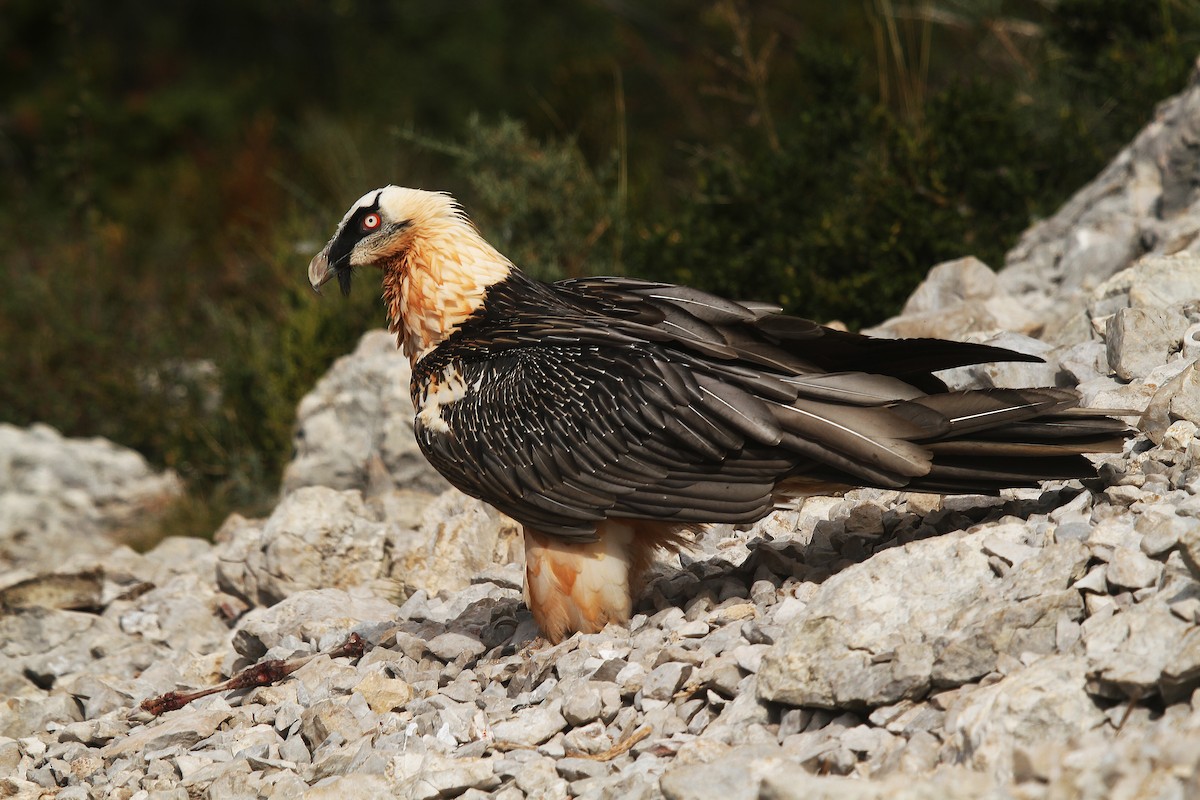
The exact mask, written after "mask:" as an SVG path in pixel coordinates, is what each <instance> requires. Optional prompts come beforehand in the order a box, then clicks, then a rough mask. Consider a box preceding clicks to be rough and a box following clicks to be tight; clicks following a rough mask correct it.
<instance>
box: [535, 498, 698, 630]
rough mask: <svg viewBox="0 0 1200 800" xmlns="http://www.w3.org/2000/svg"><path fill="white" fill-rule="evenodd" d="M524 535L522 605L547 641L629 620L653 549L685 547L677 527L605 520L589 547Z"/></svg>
mask: <svg viewBox="0 0 1200 800" xmlns="http://www.w3.org/2000/svg"><path fill="white" fill-rule="evenodd" d="M524 531H525V603H526V604H527V605H528V606H529V610H530V611H531V612H532V613H533V618H534V620H535V621H536V622H537V624H538V627H539V628H541V630H542V634H543V635H545V637H546V638H547V639H549V640H550V641H551V642H560V641H562V640H563V639H565V638H566V637H568V636H570V635H571V634H572V633H575V632H576V631H582V632H583V633H596V632H597V631H599V630H601V629H602V628H604V626H605V625H607V624H608V623H609V622H616V623H624V622H627V621H629V617H630V616H631V614H632V613H633V596H634V593H635V592H636V591H637V590H638V588H639V587H638V580H639V578H640V577H641V574H642V572H643V571H644V570H645V569H646V567H647V566H649V564H650V562H651V561H652V560H653V558H654V550H655V549H657V548H666V549H677V548H679V547H680V546H681V545H682V544H684V543H685V542H686V538H685V537H684V535H683V533H682V532H681V531H680V530H679V529H678V526H675V527H668V526H664V525H661V524H654V523H644V522H641V521H633V520H605V521H604V522H602V523H600V525H598V526H597V529H596V535H597V537H598V538H597V540H596V541H594V542H582V543H577V542H571V541H569V540H566V539H560V538H558V537H554V536H547V535H546V534H543V533H541V532H539V531H536V530H534V529H532V528H529V527H526V528H525V529H524Z"/></svg>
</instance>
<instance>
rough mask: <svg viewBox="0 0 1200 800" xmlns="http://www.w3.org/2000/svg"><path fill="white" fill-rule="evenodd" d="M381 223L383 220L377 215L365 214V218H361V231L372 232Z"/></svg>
mask: <svg viewBox="0 0 1200 800" xmlns="http://www.w3.org/2000/svg"><path fill="white" fill-rule="evenodd" d="M382 222H383V220H382V219H380V217H379V215H378V214H367V215H366V216H365V217H363V221H362V229H363V230H364V231H373V230H375V229H376V228H378V227H379V225H380V223H382Z"/></svg>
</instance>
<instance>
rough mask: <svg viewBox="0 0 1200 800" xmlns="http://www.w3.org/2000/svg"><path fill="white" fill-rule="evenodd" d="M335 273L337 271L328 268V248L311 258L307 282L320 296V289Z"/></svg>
mask: <svg viewBox="0 0 1200 800" xmlns="http://www.w3.org/2000/svg"><path fill="white" fill-rule="evenodd" d="M336 272H337V270H335V269H333V268H332V267H331V266H329V248H325V249H324V250H322V251H321V252H319V253H317V254H316V255H315V256H313V260H312V261H310V262H308V282H309V283H310V284H312V288H313V291H314V292H316V293H317V294H320V293H321V287H322V286H324V285H325V284H326V283H328V282H329V280H330V279H331V278H333V277H334V275H335V274H336Z"/></svg>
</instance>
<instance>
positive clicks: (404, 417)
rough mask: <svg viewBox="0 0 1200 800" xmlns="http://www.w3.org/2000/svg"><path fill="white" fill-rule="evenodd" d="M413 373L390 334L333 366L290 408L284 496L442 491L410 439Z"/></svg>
mask: <svg viewBox="0 0 1200 800" xmlns="http://www.w3.org/2000/svg"><path fill="white" fill-rule="evenodd" d="M411 375H412V371H411V369H410V367H409V363H408V359H407V358H406V357H405V356H404V355H403V354H402V353H401V352H400V351H399V350H397V348H396V337H395V334H391V333H388V332H387V331H383V330H377V331H371V332H369V333H367V334H365V335H364V336H363V337H362V339H361V340H359V343H358V347H356V348H355V349H354V352H353V353H350V354H349V355H346V356H343V357H342V358H339V359H338V360H337V361H335V362H334V364H333V366H332V367H330V369H329V371H328V372H327V373H325V375H324V377H322V378H321V380H320V381H318V382H317V385H316V386H314V387H313V389H312V391H311V392H309V393H308V394H307V395H305V397H304V399H303V400H301V401H300V406H299V408H298V409H297V411H296V436H295V449H296V455H295V458H294V459H293V460H292V462H291V463H290V464H288V466H287V468H286V469H285V470H284V473H283V491H284V493H285V494H286V493H288V492H292V491H294V490H296V489H298V488H300V487H302V486H328V487H329V488H331V489H362V490H367V489H372V490H374V489H377V488H380V484H381V483H382V484H384V485H385V486H387V487H390V486H395V487H398V488H401V489H415V490H420V491H425V492H431V493H436V492H441V491H443V490H445V489H447V488H449V484H448V483H446V481H445V480H444V479H442V477H441V476H440V475H438V473H437V472H436V471H435V470H434V469H433V467H431V466H430V465H429V462H428V461H426V460H425V456H423V455H422V454H421V451H420V450H419V449H418V447H417V442H416V438H415V437H414V436H413V431H412V427H413V417H414V411H413V406H412V400H411V399H410V397H409V388H408V385H409V380H410V378H411Z"/></svg>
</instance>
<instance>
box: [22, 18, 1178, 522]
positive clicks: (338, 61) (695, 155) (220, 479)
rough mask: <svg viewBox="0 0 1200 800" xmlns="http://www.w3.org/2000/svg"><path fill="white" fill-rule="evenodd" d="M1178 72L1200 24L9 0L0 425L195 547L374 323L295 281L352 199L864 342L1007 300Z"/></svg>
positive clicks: (274, 478) (252, 491) (272, 473)
mask: <svg viewBox="0 0 1200 800" xmlns="http://www.w3.org/2000/svg"><path fill="white" fill-rule="evenodd" d="M1198 45H1200V8H1198V3H1197V0H910V1H909V2H901V1H900V0H851V1H850V2H847V1H846V0H753V2H751V1H750V0H743V1H740V2H739V1H738V0H659V1H658V2H641V1H640V0H560V2H556V3H553V4H549V3H545V2H539V0H456V1H455V2H452V3H451V2H445V3H443V2H430V1H429V0H372V2H365V1H364V2H354V0H333V1H332V2H327V1H326V0H296V1H295V2H286V3H285V2H280V1H279V0H239V2H214V0H175V2H171V3H154V4H148V3H145V2H136V1H135V0H109V1H108V2H104V3H96V2H89V1H88V0H0V59H2V63H0V97H2V99H3V102H2V103H0V170H2V174H3V176H4V179H3V180H0V268H2V269H3V278H4V280H3V289H2V290H0V420H4V421H9V422H13V423H17V424H22V425H24V424H28V423H30V422H34V421H43V422H47V423H49V424H51V425H54V426H55V427H57V428H59V429H60V430H62V431H63V432H64V433H65V434H68V435H73V436H79V435H101V436H106V437H109V438H111V439H114V440H115V441H117V442H120V443H122V444H125V445H128V446H132V447H135V448H137V449H138V450H140V451H141V452H142V453H144V454H145V455H146V456H147V457H148V458H150V459H151V460H152V461H153V462H154V463H156V464H158V465H162V466H169V467H173V468H174V469H176V470H178V471H179V472H180V474H181V475H182V476H183V477H184V478H185V479H187V480H188V481H189V485H190V487H191V490H192V491H191V494H190V496H189V499H188V500H187V501H185V502H184V503H183V504H182V505H181V506H180V508H179V509H177V510H176V512H175V513H174V514H173V515H172V516H171V517H170V518H168V519H167V521H166V522H165V523H164V525H165V526H166V528H167V530H166V531H165V532H199V533H208V532H211V531H212V530H213V528H214V527H215V525H216V523H217V522H218V521H219V520H220V519H221V518H222V517H223V516H224V515H225V513H227V512H228V511H229V510H230V509H233V508H240V509H248V510H251V511H254V510H257V508H260V507H261V506H262V504H263V503H265V502H267V501H269V500H270V499H271V498H272V497H273V495H274V493H275V491H276V488H277V486H278V476H279V471H280V469H281V467H282V465H283V464H284V463H285V462H286V460H287V458H288V456H289V450H290V434H291V428H292V424H293V415H294V409H295V406H296V403H297V401H298V400H299V398H300V397H301V396H302V394H303V393H304V392H305V391H306V390H307V389H309V388H310V387H311V385H312V384H313V383H314V381H315V380H316V379H317V377H319V376H320V375H321V374H322V372H323V371H324V370H325V369H326V368H327V367H328V365H329V363H330V362H331V361H332V360H333V359H334V358H335V357H337V356H338V355H341V354H343V353H345V352H347V351H348V350H350V349H351V348H352V347H353V345H354V342H355V341H356V339H357V337H358V336H359V335H360V334H361V333H362V332H363V331H364V330H366V329H368V328H370V327H373V326H378V325H381V324H382V323H383V322H384V320H383V312H382V308H381V306H380V304H379V303H378V300H377V293H375V292H372V291H369V290H368V289H367V286H368V285H369V282H360V283H359V284H358V291H356V292H355V294H354V296H353V297H352V298H351V299H350V300H349V301H348V302H343V301H342V300H341V299H340V298H339V297H336V296H334V297H326V298H325V300H324V302H323V303H321V304H319V305H318V304H317V303H316V302H315V301H316V298H315V297H314V296H313V295H312V293H311V291H310V290H309V289H308V286H307V283H306V276H305V267H306V265H307V263H308V259H309V257H310V256H311V255H312V254H313V253H314V252H315V251H316V250H317V249H318V248H319V247H320V245H321V244H322V243H323V242H324V240H325V239H326V238H327V237H328V236H329V235H330V234H331V233H332V231H333V227H334V225H335V224H336V222H337V221H338V220H339V219H340V217H341V214H342V213H343V212H344V210H345V209H346V208H347V207H348V206H349V204H350V203H351V202H352V201H353V200H354V199H356V198H357V197H359V196H360V195H361V194H362V193H363V192H365V191H367V190H368V189H371V188H375V187H377V186H381V185H383V184H386V183H400V184H405V185H411V186H420V187H424V188H439V189H447V190H450V191H451V192H453V193H454V194H455V195H456V196H458V197H459V199H460V200H461V201H462V202H463V203H464V205H465V206H466V207H467V209H468V210H469V211H470V212H471V213H472V215H473V216H474V218H475V219H476V221H477V223H478V224H479V225H480V227H481V228H482V229H483V231H484V233H485V234H486V235H487V236H488V237H489V238H490V239H491V240H492V241H493V242H494V243H495V244H497V245H498V246H499V247H500V248H501V250H502V251H505V252H506V253H507V254H508V255H510V256H511V257H512V258H513V259H514V260H515V261H516V262H517V263H518V264H521V265H522V266H524V267H526V268H527V269H528V270H529V271H531V272H533V273H535V274H537V275H538V276H541V277H545V278H558V277H563V276H568V275H579V274H586V273H626V274H631V275H638V276H642V277H650V278H660V279H667V280H673V281H680V282H686V283H690V284H694V285H698V286H701V287H706V288H709V289H713V290H715V291H718V292H720V293H723V294H726V295H729V296H733V297H744V298H756V299H763V300H774V301H776V302H779V303H781V304H783V305H785V306H787V307H788V308H789V309H790V310H792V311H794V312H798V313H801V314H804V315H808V316H811V317H815V318H818V319H827V320H828V319H835V318H836V319H841V320H843V321H845V322H846V323H848V324H849V325H851V326H852V327H856V326H859V325H863V324H868V323H871V322H874V321H878V320H880V319H882V318H883V317H885V316H887V315H888V314H889V313H892V312H894V311H895V310H897V309H898V308H899V305H900V304H901V303H902V301H903V299H904V298H905V296H906V295H907V293H908V292H909V291H910V290H911V289H912V287H913V286H914V285H915V284H916V283H917V281H918V280H919V279H920V277H921V276H922V275H923V274H924V273H925V271H926V270H927V269H928V268H929V267H930V266H932V265H933V264H935V263H937V262H939V261H942V260H944V259H948V258H953V257H957V256H960V255H964V254H969V253H970V254H975V255H978V256H979V257H981V258H983V259H984V260H985V261H987V262H988V263H990V264H992V265H993V266H995V267H999V266H1000V265H1001V263H1002V258H1003V254H1004V252H1005V251H1006V249H1008V248H1009V247H1010V246H1011V245H1012V244H1013V243H1014V242H1015V239H1016V236H1017V235H1018V234H1019V233H1020V231H1021V230H1023V229H1024V228H1025V227H1026V226H1027V225H1028V224H1029V223H1030V222H1031V221H1032V220H1033V219H1035V218H1037V217H1038V216H1039V215H1046V214H1048V213H1050V212H1052V211H1053V210H1054V209H1055V208H1056V207H1057V206H1058V205H1059V204H1060V203H1061V202H1062V201H1063V200H1064V199H1066V198H1067V197H1068V196H1069V195H1070V194H1071V193H1072V192H1073V191H1075V190H1076V189H1078V188H1079V187H1080V186H1081V185H1082V184H1083V183H1085V182H1086V181H1087V180H1089V179H1090V178H1091V177H1093V176H1094V175H1095V173H1096V172H1097V171H1098V170H1099V169H1100V168H1101V167H1102V166H1103V165H1104V164H1105V163H1106V161H1107V160H1108V159H1110V158H1111V157H1112V156H1113V155H1115V153H1116V152H1117V150H1118V149H1119V148H1120V147H1121V146H1122V145H1123V144H1125V143H1126V142H1127V141H1128V140H1129V139H1130V138H1131V137H1132V135H1133V134H1134V133H1135V132H1136V131H1137V130H1138V129H1139V128H1140V127H1141V126H1142V125H1144V124H1145V123H1146V122H1147V121H1148V120H1149V119H1150V117H1151V114H1152V112H1153V107H1154V105H1155V103H1157V102H1158V101H1160V100H1162V99H1164V98H1166V97H1167V96H1169V95H1171V94H1173V93H1175V92H1177V91H1178V90H1179V89H1180V88H1181V87H1182V86H1183V84H1184V82H1185V80H1186V77H1187V75H1188V73H1189V71H1190V69H1191V67H1192V64H1193V61H1194V59H1195V57H1196V55H1197V52H1198V51H1200V48H1198Z"/></svg>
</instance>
